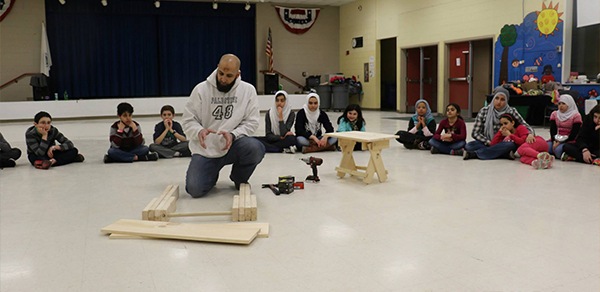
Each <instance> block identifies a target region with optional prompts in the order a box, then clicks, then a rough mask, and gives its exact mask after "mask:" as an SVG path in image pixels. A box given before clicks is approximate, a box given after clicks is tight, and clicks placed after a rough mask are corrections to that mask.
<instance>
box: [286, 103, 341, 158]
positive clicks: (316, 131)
mask: <svg viewBox="0 0 600 292" xmlns="http://www.w3.org/2000/svg"><path fill="white" fill-rule="evenodd" d="M320 101H321V99H320V97H319V95H318V94H316V93H309V94H308V95H307V96H306V104H304V105H303V106H302V109H301V110H300V111H298V114H297V115H296V125H295V129H296V138H297V140H298V146H299V147H302V153H309V152H317V151H326V150H335V143H336V142H337V139H336V138H333V137H330V138H327V137H323V131H322V128H325V132H326V133H333V132H334V129H333V125H332V124H331V121H330V120H329V116H327V113H325V112H324V111H321V110H320V109H319V104H320Z"/></svg>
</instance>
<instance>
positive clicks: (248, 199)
mask: <svg viewBox="0 0 600 292" xmlns="http://www.w3.org/2000/svg"><path fill="white" fill-rule="evenodd" d="M244 185H246V187H244V197H246V198H245V199H244V210H245V212H246V217H245V218H246V221H252V198H251V197H250V185H247V184H244Z"/></svg>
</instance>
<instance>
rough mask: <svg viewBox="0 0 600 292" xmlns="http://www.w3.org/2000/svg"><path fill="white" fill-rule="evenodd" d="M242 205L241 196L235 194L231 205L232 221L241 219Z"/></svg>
mask: <svg viewBox="0 0 600 292" xmlns="http://www.w3.org/2000/svg"><path fill="white" fill-rule="evenodd" d="M239 205H240V196H238V195H235V196H233V206H232V207H231V221H234V222H236V221H239V216H240V214H239V212H240V211H239V207H240V206H239Z"/></svg>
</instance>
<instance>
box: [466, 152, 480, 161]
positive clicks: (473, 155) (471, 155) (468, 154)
mask: <svg viewBox="0 0 600 292" xmlns="http://www.w3.org/2000/svg"><path fill="white" fill-rule="evenodd" d="M475 158H479V157H478V156H477V153H475V152H471V151H465V152H464V154H463V160H469V159H475Z"/></svg>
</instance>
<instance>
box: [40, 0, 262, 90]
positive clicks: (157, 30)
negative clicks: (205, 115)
mask: <svg viewBox="0 0 600 292" xmlns="http://www.w3.org/2000/svg"><path fill="white" fill-rule="evenodd" d="M211 5H212V3H195V2H172V1H163V2H161V7H160V8H158V9H157V8H155V7H154V5H153V1H148V0H118V1H115V0H112V1H111V0H109V1H108V6H106V7H104V6H102V5H101V4H100V1H98V0H77V1H67V3H66V4H65V5H61V4H60V3H59V2H58V1H56V0H46V20H47V24H46V26H47V31H48V41H49V43H50V51H51V54H52V63H53V64H52V69H51V72H50V75H51V79H52V82H53V83H54V88H56V89H57V92H59V96H61V97H62V96H63V94H64V92H65V91H66V92H68V95H69V96H70V97H71V98H84V99H85V98H114V97H117V98H118V97H148V96H150V97H151V96H187V95H189V94H190V92H191V90H192V88H193V87H194V86H195V85H196V84H197V83H199V82H201V81H202V80H205V79H206V77H207V76H208V75H209V74H210V73H211V72H212V71H213V70H214V69H215V68H216V66H217V63H218V60H219V58H220V56H221V55H223V54H225V53H234V54H236V55H237V56H238V57H240V59H241V60H242V68H241V70H242V78H243V79H244V80H245V81H247V82H250V83H252V84H256V61H255V59H256V45H255V44H256V34H255V9H254V6H252V9H250V10H249V11H246V10H245V9H244V4H225V3H220V4H219V9H217V10H214V9H212V7H211Z"/></svg>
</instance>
